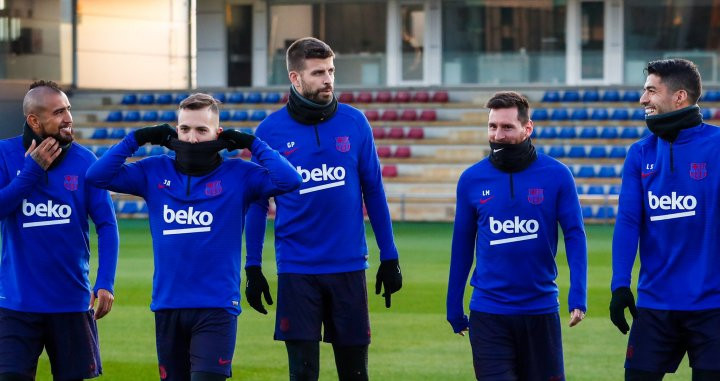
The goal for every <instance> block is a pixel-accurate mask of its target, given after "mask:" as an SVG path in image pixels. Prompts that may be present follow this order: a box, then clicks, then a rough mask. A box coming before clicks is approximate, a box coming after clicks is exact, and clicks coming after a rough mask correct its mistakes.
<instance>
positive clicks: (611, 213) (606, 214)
mask: <svg viewBox="0 0 720 381" xmlns="http://www.w3.org/2000/svg"><path fill="white" fill-rule="evenodd" d="M595 217H596V218H614V217H615V209H613V207H612V206H609V205H603V206H601V207H599V208H598V210H597V213H595Z"/></svg>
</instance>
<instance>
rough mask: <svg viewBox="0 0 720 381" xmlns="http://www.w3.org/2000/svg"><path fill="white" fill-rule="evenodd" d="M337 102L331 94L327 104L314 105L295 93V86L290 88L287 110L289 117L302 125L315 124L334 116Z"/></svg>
mask: <svg viewBox="0 0 720 381" xmlns="http://www.w3.org/2000/svg"><path fill="white" fill-rule="evenodd" d="M337 106H338V101H337V98H336V97H335V94H333V97H332V100H331V101H330V102H329V103H327V104H320V103H315V102H313V101H311V100H309V99H307V98H305V97H303V96H302V95H300V93H298V92H297V90H295V86H290V97H289V98H288V103H287V108H288V113H289V114H290V117H292V118H293V119H295V121H297V122H298V123H302V124H317V123H320V122H322V121H325V120H328V119H330V118H332V116H333V115H335V112H336V111H337Z"/></svg>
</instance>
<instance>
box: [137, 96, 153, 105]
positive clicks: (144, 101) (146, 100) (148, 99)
mask: <svg viewBox="0 0 720 381" xmlns="http://www.w3.org/2000/svg"><path fill="white" fill-rule="evenodd" d="M138 103H139V104H141V105H151V104H153V103H155V94H142V95H140V99H139V100H138Z"/></svg>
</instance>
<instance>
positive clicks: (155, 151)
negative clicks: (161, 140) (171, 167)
mask: <svg viewBox="0 0 720 381" xmlns="http://www.w3.org/2000/svg"><path fill="white" fill-rule="evenodd" d="M164 154H165V147H161V146H152V148H150V152H148V156H160V155H164Z"/></svg>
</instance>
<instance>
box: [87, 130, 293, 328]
mask: <svg viewBox="0 0 720 381" xmlns="http://www.w3.org/2000/svg"><path fill="white" fill-rule="evenodd" d="M137 149H138V144H137V141H136V140H135V137H134V134H130V135H128V136H127V137H125V139H123V140H122V141H121V142H119V143H118V144H116V145H115V146H113V147H112V148H110V150H109V151H108V152H107V153H106V154H105V155H103V156H102V158H101V159H100V160H98V161H97V163H95V164H94V165H93V166H92V167H91V168H90V169H89V170H88V173H87V179H88V181H90V182H91V183H93V184H95V185H97V186H98V187H102V188H107V189H110V190H112V191H115V192H121V193H128V194H133V195H137V196H140V197H143V198H144V199H145V201H146V203H147V206H148V215H149V220H150V234H151V235H152V238H153V253H154V257H155V273H154V275H153V291H152V303H151V305H150V308H151V309H152V310H153V311H157V310H162V309H175V308H225V309H226V310H228V311H229V312H230V313H233V314H236V315H237V314H239V313H240V269H241V268H240V262H241V257H242V254H241V250H242V230H243V220H244V216H245V212H246V210H247V207H248V205H249V203H250V202H252V201H254V200H255V199H258V198H260V197H270V196H274V195H277V194H279V193H282V192H287V191H292V190H294V189H297V187H298V186H300V177H299V176H298V174H297V172H295V170H294V169H293V168H292V166H290V164H289V163H288V162H287V160H285V159H284V158H283V157H282V156H280V154H278V153H277V152H276V151H273V150H271V149H270V148H268V146H267V144H265V143H264V142H263V141H261V140H260V139H255V142H254V143H253V145H252V149H251V150H252V152H253V155H254V156H255V157H257V159H258V161H259V162H260V163H261V164H262V166H261V165H257V164H254V163H250V162H246V161H244V160H239V159H238V160H225V161H224V162H222V164H221V165H220V166H219V167H218V168H216V169H215V170H213V171H212V172H210V173H208V174H206V175H203V176H190V175H185V174H183V173H181V172H179V171H178V170H177V169H176V166H175V160H174V159H173V158H171V157H169V156H167V155H162V156H153V157H149V158H146V159H143V160H140V161H138V162H135V163H130V164H123V163H124V162H125V159H127V158H128V157H130V156H132V154H133V153H134V152H135V151H136V150H137Z"/></svg>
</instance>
